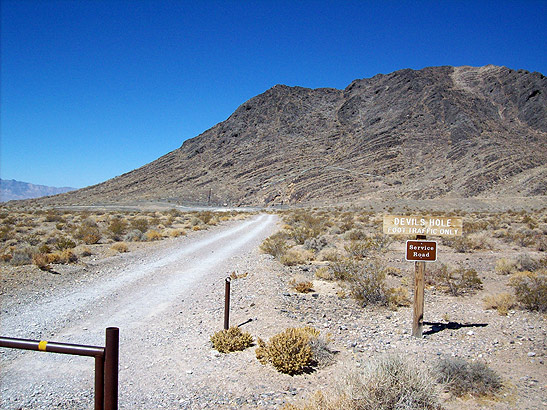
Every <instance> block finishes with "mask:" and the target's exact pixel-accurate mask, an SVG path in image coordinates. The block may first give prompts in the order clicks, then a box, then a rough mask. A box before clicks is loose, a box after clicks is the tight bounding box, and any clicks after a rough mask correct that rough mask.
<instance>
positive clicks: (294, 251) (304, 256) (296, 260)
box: [279, 248, 313, 266]
mask: <svg viewBox="0 0 547 410" xmlns="http://www.w3.org/2000/svg"><path fill="white" fill-rule="evenodd" d="M312 257H313V254H312V253H311V252H310V251H307V250H305V249H300V248H290V249H288V250H287V251H286V252H285V253H284V254H283V255H282V256H281V258H280V259H279V261H280V262H281V263H282V264H283V265H285V266H296V265H304V264H305V263H306V262H308V261H309V260H311V258H312Z"/></svg>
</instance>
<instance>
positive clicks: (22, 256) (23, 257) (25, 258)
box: [9, 246, 36, 266]
mask: <svg viewBox="0 0 547 410" xmlns="http://www.w3.org/2000/svg"><path fill="white" fill-rule="evenodd" d="M35 253H36V249H35V248H33V247H30V246H24V247H22V248H19V249H14V250H13V252H12V253H11V258H10V261H9V262H10V264H12V265H14V266H22V265H30V264H31V263H32V256H33V255H34V254H35Z"/></svg>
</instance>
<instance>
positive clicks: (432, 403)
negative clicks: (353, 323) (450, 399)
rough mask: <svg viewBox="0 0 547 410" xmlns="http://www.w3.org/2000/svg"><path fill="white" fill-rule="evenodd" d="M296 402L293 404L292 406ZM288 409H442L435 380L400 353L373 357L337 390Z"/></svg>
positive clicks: (318, 393)
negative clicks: (404, 358)
mask: <svg viewBox="0 0 547 410" xmlns="http://www.w3.org/2000/svg"><path fill="white" fill-rule="evenodd" d="M291 406H292V407H291ZM286 408H287V410H289V409H290V410H340V409H344V410H415V409H422V410H437V409H438V410H440V409H442V407H441V405H440V404H439V401H438V392H437V387H436V384H435V380H434V379H433V378H432V377H431V376H430V375H429V373H428V372H426V371H424V370H422V369H420V368H418V367H417V366H415V365H413V364H411V363H410V362H408V361H407V360H403V359H402V358H400V357H398V356H386V357H380V358H376V359H373V360H371V361H370V362H369V363H368V365H367V367H366V368H365V369H364V370H363V371H362V372H357V371H353V372H348V373H346V374H345V375H344V376H343V377H342V378H341V379H340V380H339V381H338V382H337V385H336V389H335V391H334V392H328V393H323V392H317V393H315V394H314V395H312V396H310V397H308V398H307V399H305V401H304V402H303V403H302V404H301V405H288V407H286Z"/></svg>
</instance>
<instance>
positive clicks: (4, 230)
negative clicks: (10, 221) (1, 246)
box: [0, 225, 15, 242]
mask: <svg viewBox="0 0 547 410" xmlns="http://www.w3.org/2000/svg"><path fill="white" fill-rule="evenodd" d="M14 237H15V233H14V232H13V229H12V227H11V226H9V225H4V226H2V227H1V228H0V241H2V242H5V241H8V240H10V239H13V238H14Z"/></svg>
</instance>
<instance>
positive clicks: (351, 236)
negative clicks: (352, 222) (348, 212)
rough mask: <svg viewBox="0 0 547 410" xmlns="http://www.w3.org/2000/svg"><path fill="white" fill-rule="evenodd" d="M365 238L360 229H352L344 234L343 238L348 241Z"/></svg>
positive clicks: (365, 235)
mask: <svg viewBox="0 0 547 410" xmlns="http://www.w3.org/2000/svg"><path fill="white" fill-rule="evenodd" d="M366 237H367V234H366V233H365V231H363V230H362V229H352V230H350V231H347V232H346V233H345V234H344V238H345V239H346V240H348V241H361V240H363V239H366Z"/></svg>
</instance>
